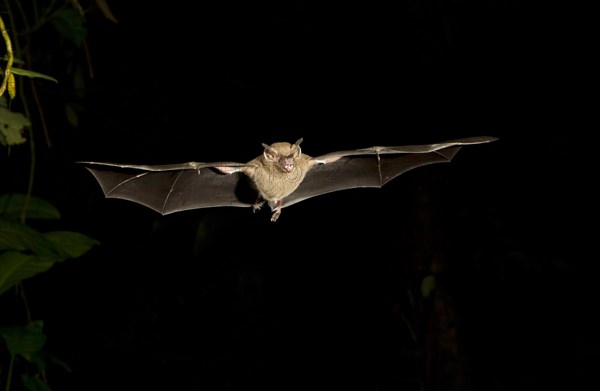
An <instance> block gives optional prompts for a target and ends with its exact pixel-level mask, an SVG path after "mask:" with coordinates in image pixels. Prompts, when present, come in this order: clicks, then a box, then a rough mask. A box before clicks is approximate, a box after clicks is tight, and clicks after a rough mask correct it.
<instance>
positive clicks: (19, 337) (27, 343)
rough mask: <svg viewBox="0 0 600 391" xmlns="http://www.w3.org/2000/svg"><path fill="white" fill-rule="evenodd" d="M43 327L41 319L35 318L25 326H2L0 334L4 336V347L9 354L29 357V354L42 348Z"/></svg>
mask: <svg viewBox="0 0 600 391" xmlns="http://www.w3.org/2000/svg"><path fill="white" fill-rule="evenodd" d="M43 327H44V323H43V322H42V321H41V320H36V321H34V322H31V323H29V324H28V325H27V326H15V327H5V328H2V329H0V335H1V336H2V337H3V338H4V340H5V342H6V348H7V349H8V351H9V353H10V354H11V355H19V356H23V357H24V358H26V359H29V357H30V355H31V354H34V353H38V352H39V351H40V350H42V348H43V347H44V344H45V343H46V335H45V334H44V332H43V330H42V328H43Z"/></svg>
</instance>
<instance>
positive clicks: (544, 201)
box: [0, 0, 600, 391]
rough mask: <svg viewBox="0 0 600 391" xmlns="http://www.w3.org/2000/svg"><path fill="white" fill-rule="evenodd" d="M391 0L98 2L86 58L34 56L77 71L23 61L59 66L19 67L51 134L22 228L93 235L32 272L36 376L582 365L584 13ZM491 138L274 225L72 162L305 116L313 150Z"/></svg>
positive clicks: (368, 384) (192, 147) (124, 155)
mask: <svg viewBox="0 0 600 391" xmlns="http://www.w3.org/2000/svg"><path fill="white" fill-rule="evenodd" d="M397 3H399V4H396V5H395V6H391V5H390V4H383V3H382V4H375V3H370V2H364V3H345V2H341V3H339V4H333V3H327V5H325V4H324V3H322V2H307V1H290V2H262V3H260V4H256V3H252V2H237V1H234V2H225V3H222V2H219V4H217V5H215V4H211V5H207V4H204V3H193V4H194V6H192V3H191V2H181V1H179V2H171V3H157V4H156V5H151V3H150V2H143V5H136V6H134V5H132V4H123V2H117V1H110V0H109V1H108V4H109V5H110V7H111V9H112V11H113V14H114V15H115V17H116V18H117V19H118V21H119V23H118V24H114V23H112V22H110V21H108V20H106V19H105V18H103V16H102V14H101V13H100V12H98V11H95V12H92V13H90V15H89V17H88V20H87V23H86V27H87V29H88V37H87V45H88V48H89V55H90V59H91V64H92V66H93V71H94V76H93V78H91V77H90V75H89V73H87V68H86V67H87V64H86V57H85V55H84V53H83V52H82V51H81V50H76V49H74V48H70V49H65V46H53V48H55V49H52V50H55V51H56V53H54V52H51V53H50V54H49V56H50V58H54V59H56V58H60V57H61V56H64V57H69V56H70V57H69V58H70V59H71V61H72V62H73V59H75V60H76V61H74V62H75V63H78V64H79V65H80V66H81V67H82V68H81V69H83V70H84V72H83V73H82V75H81V77H82V80H83V87H82V88H81V89H80V90H79V91H77V93H74V92H73V91H74V87H73V80H74V79H76V78H75V77H74V72H75V71H74V70H73V69H70V68H67V67H65V65H64V64H60V63H57V62H56V61H54V62H52V61H50V60H49V61H47V62H46V63H45V62H44V61H41V62H40V64H41V65H40V66H41V67H42V69H41V70H43V71H44V72H46V73H52V74H53V75H54V76H55V77H56V78H57V79H59V84H57V85H54V84H52V83H43V82H39V81H38V82H36V83H37V86H38V89H39V90H40V94H41V97H40V99H42V103H43V105H44V107H45V110H46V111H47V116H48V122H49V132H50V137H51V139H52V146H51V148H49V147H48V146H47V145H45V144H44V136H43V134H42V132H41V130H40V129H37V130H36V132H37V133H36V143H37V152H36V153H37V166H36V167H37V168H36V179H35V185H34V191H33V194H34V195H36V196H38V197H41V198H44V199H46V200H48V201H50V202H52V203H53V204H54V205H55V206H56V207H57V208H58V209H59V210H60V211H61V214H62V218H61V220H59V221H56V222H50V223H48V222H44V223H43V224H38V225H36V224H37V223H32V225H33V226H34V227H35V228H36V229H39V230H42V231H43V230H45V229H61V230H72V231H77V232H81V233H84V234H86V235H88V236H90V237H92V238H95V239H97V240H98V241H99V242H100V243H101V244H100V245H99V246H96V247H94V248H93V249H92V250H91V251H89V252H88V253H86V254H85V255H84V256H82V257H80V258H77V259H72V260H68V261H66V262H64V263H60V264H57V265H55V266H54V267H53V268H52V269H50V270H49V271H48V272H46V273H43V274H40V275H38V276H36V277H34V278H31V279H28V280H25V281H24V288H25V291H26V294H27V299H28V304H29V307H30V310H31V313H32V316H33V318H34V319H42V320H44V330H45V332H46V334H47V336H48V343H47V350H48V351H49V352H51V353H52V354H54V355H56V356H57V357H59V358H60V359H61V360H63V361H64V362H66V363H67V364H68V365H69V366H70V368H71V373H67V372H65V371H64V370H63V369H62V368H60V367H58V366H49V368H47V371H46V372H47V373H46V375H47V380H48V382H49V385H50V386H51V387H52V389H53V390H106V389H117V388H119V389H157V390H158V389H171V390H249V389H263V390H265V389H269V390H271V389H272V390H290V389H303V390H306V389H311V390H314V389H319V390H320V389H323V390H325V389H327V390H338V389H339V390H341V389H350V387H352V389H360V390H377V391H388V390H415V391H416V390H425V391H438V390H445V391H448V390H451V391H453V390H467V391H479V390H498V391H504V390H507V391H508V390H510V391H514V390H547V389H550V388H552V387H554V388H556V387H558V389H583V387H584V386H585V385H586V384H587V382H589V381H591V380H592V374H593V373H595V372H596V371H597V367H598V364H600V360H599V349H600V340H599V338H598V330H599V326H600V324H599V322H598V321H597V320H595V318H596V314H595V312H596V311H595V310H596V308H597V297H596V296H597V294H596V290H597V289H596V288H595V285H596V277H597V274H596V271H597V266H596V265H597V260H596V259H595V258H596V257H595V253H591V252H588V251H587V250H585V248H586V247H587V245H586V243H587V242H589V240H590V239H591V236H592V235H591V230H592V229H593V228H587V227H585V226H584V222H586V221H587V222H589V223H591V224H594V221H593V220H591V219H590V218H589V217H590V214H591V213H590V212H591V210H589V209H590V208H589V207H588V206H587V205H588V203H587V196H586V194H588V193H587V189H586V187H587V186H588V185H587V183H589V182H590V181H591V179H592V178H593V177H591V176H590V175H586V174H584V173H583V168H584V167H585V165H584V163H585V161H586V160H587V159H591V158H592V156H593V155H586V154H585V153H583V152H582V151H583V147H585V144H586V143H585V142H583V143H582V136H581V135H582V134H583V133H582V132H580V131H578V130H579V129H582V128H581V125H580V124H578V123H576V121H577V120H578V119H580V118H581V116H580V115H579V114H578V111H579V110H582V111H583V110H585V106H584V105H583V104H580V103H579V102H578V94H576V93H575V92H574V90H575V88H577V85H578V84H579V83H580V81H581V80H582V79H584V78H585V77H584V76H583V73H584V69H585V63H586V61H585V59H584V58H585V57H586V55H584V54H582V53H581V52H580V47H581V46H583V44H582V41H583V39H584V35H583V34H584V33H585V31H584V30H585V25H579V26H578V27H577V29H573V28H572V27H568V28H567V27H566V26H567V25H569V26H572V25H573V20H572V19H571V17H570V14H569V13H568V12H566V10H563V9H560V8H552V7H551V6H550V5H547V6H545V7H543V6H539V7H537V6H536V7H534V6H533V5H531V4H528V3H527V2H525V1H520V0H515V1H508V0H504V1H492V0H483V1H468V0H466V1H459V0H453V1H449V0H439V1H433V0H411V1H405V2H397ZM47 39H48V40H50V39H51V37H48V38H47ZM66 50H71V51H72V52H70V53H67V54H65V53H63V52H65V51H66ZM59 51H62V52H59ZM44 64H47V66H48V69H44V68H43V66H44ZM66 102H70V103H71V104H73V105H75V106H76V107H78V108H79V111H78V113H79V123H78V125H77V126H76V127H73V126H71V125H69V123H68V122H67V120H66V117H65V115H64V112H65V109H64V107H65V103H66ZM588 128H589V126H588ZM483 135H487V136H495V137H498V138H499V140H498V141H496V142H494V143H491V144H484V145H475V146H467V147H464V148H463V149H462V150H461V151H460V152H459V153H458V155H457V156H456V158H455V159H454V161H452V162H451V163H449V164H435V165H430V166H426V167H422V168H418V169H416V170H414V171H410V172H408V173H406V174H404V175H403V176H401V177H399V178H397V179H396V180H395V181H393V182H391V183H390V184H388V185H386V186H385V187H384V188H382V189H361V190H350V191H345V192H338V193H334V194H328V195H324V196H322V197H316V198H312V199H310V200H307V201H305V202H302V203H299V204H296V205H294V206H291V207H289V208H286V209H284V210H283V213H282V215H281V217H280V219H279V220H278V221H277V222H276V223H271V222H270V221H269V212H268V211H267V210H262V211H259V212H257V213H254V214H253V213H252V211H251V210H249V209H246V208H214V209H198V210H193V211H187V212H182V213H175V214H172V215H168V216H161V215H159V214H158V213H156V212H154V211H152V210H150V209H147V208H145V207H143V206H141V205H138V204H134V203H131V202H127V201H122V200H115V199H105V198H104V197H103V195H102V193H101V191H100V188H99V186H98V185H97V183H96V182H95V180H94V178H93V177H92V176H91V175H90V174H89V173H88V172H87V171H86V170H85V169H84V168H83V167H81V166H79V165H77V164H75V162H76V161H80V160H87V161H114V162H123V163H139V164H142V163H145V164H159V163H180V162H186V161H219V160H226V161H240V162H245V161H248V160H250V159H252V158H254V157H255V156H257V155H259V154H260V153H262V146H261V143H267V144H270V143H273V142H276V141H288V142H294V141H295V140H297V139H298V138H300V137H303V138H304V141H303V143H302V148H303V152H305V153H307V154H309V155H312V156H317V155H320V154H323V153H326V152H330V151H334V150H346V149H355V148H364V147H370V146H374V145H409V144H428V143H435V142H441V141H445V140H450V139H455V138H461V137H469V136H483ZM2 155H3V156H2V157H1V158H0V159H1V160H0V173H1V174H2V176H3V178H5V179H3V180H2V183H0V193H9V192H25V191H26V183H27V182H26V180H27V175H28V174H27V172H28V163H27V162H28V161H29V160H28V159H29V149H28V147H27V146H20V147H13V148H12V149H11V151H10V153H8V152H6V153H3V154H2ZM433 280H435V282H436V285H435V289H434V290H433V291H431V292H430V293H429V295H427V296H426V297H425V296H424V295H423V287H426V282H427V281H433ZM0 305H1V306H4V307H5V308H7V311H0V314H1V313H2V312H4V313H6V314H11V315H10V316H7V319H6V323H8V324H11V322H19V321H21V320H22V318H23V315H22V307H21V305H20V303H19V300H18V298H17V297H16V296H15V294H14V293H13V292H12V291H10V292H7V293H5V294H4V295H2V296H0ZM1 321H2V323H5V319H4V316H2V319H1ZM0 376H2V377H0V379H3V380H4V377H3V376H4V375H2V373H0ZM13 382H14V383H15V386H14V387H15V389H19V388H18V387H20V385H18V382H16V381H14V380H13ZM3 384H4V383H2V385H3Z"/></svg>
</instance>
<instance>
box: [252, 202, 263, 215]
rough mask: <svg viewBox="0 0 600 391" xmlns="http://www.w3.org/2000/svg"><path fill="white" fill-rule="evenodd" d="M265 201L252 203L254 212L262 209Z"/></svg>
mask: <svg viewBox="0 0 600 391" xmlns="http://www.w3.org/2000/svg"><path fill="white" fill-rule="evenodd" d="M264 203H265V202H264V201H256V202H255V203H254V204H252V212H253V213H256V211H257V210H260V208H262V206H263V204H264Z"/></svg>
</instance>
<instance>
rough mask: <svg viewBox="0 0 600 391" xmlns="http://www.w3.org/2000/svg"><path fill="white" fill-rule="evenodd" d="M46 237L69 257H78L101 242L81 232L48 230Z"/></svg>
mask: <svg viewBox="0 0 600 391" xmlns="http://www.w3.org/2000/svg"><path fill="white" fill-rule="evenodd" d="M44 237H45V238H46V239H48V240H49V241H50V242H52V243H54V245H55V247H56V248H57V249H58V250H59V251H60V252H61V254H63V255H65V256H66V257H68V258H77V257H79V256H81V255H83V254H85V253H86V252H88V251H89V250H90V249H91V248H92V246H94V245H97V244H100V242H98V241H97V240H95V239H92V238H90V237H88V236H85V235H84V234H80V233H79V232H71V231H54V232H47V233H45V234H44Z"/></svg>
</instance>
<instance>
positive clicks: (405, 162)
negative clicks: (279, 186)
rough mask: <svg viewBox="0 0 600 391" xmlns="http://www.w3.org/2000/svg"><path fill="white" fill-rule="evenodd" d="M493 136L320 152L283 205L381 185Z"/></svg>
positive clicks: (443, 159) (438, 161)
mask: <svg viewBox="0 0 600 391" xmlns="http://www.w3.org/2000/svg"><path fill="white" fill-rule="evenodd" d="M494 140H496V138H494V137H470V138H464V139H459V140H452V141H447V142H444V143H438V144H427V145H408V146H399V147H372V148H364V149H356V150H350V151H339V152H332V153H328V154H326V155H322V156H318V157H315V158H314V160H315V161H316V162H318V163H317V164H316V165H315V166H313V168H312V169H311V170H310V171H309V172H308V173H307V174H306V177H305V178H304V181H303V182H302V183H301V184H300V186H299V187H298V189H296V191H295V192H294V193H292V194H290V195H289V196H288V197H286V198H285V199H284V200H283V205H282V207H285V206H290V205H293V204H295V203H298V202H300V201H304V200H306V199H308V198H311V197H315V196H318V195H321V194H326V193H331V192H334V191H340V190H346V189H354V188H358V187H381V186H383V185H385V184H386V183H388V182H389V181H391V180H392V179H394V178H396V177H397V176H399V175H401V174H404V173H405V172H407V171H409V170H412V169H413V168H417V167H421V166H424V165H427V164H433V163H446V162H449V161H451V160H452V158H454V156H455V155H456V153H457V152H458V151H459V150H460V148H461V146H463V145H471V144H481V143H487V142H491V141H494Z"/></svg>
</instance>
